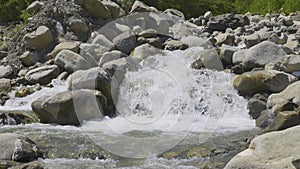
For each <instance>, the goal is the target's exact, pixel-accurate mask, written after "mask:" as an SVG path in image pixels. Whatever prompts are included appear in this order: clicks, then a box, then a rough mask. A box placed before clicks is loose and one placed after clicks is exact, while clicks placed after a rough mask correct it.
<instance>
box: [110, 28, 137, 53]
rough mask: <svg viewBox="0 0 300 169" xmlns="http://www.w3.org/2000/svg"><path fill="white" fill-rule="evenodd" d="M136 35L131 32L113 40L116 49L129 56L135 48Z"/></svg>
mask: <svg viewBox="0 0 300 169" xmlns="http://www.w3.org/2000/svg"><path fill="white" fill-rule="evenodd" d="M135 42H136V35H135V34H134V33H133V32H131V31H128V32H124V33H122V34H120V35H118V36H117V37H115V38H114V39H113V43H114V45H115V47H116V48H117V49H118V50H120V51H121V52H123V53H125V54H129V53H130V52H131V51H132V50H133V49H134V47H135Z"/></svg>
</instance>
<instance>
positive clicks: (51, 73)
mask: <svg viewBox="0 0 300 169" xmlns="http://www.w3.org/2000/svg"><path fill="white" fill-rule="evenodd" d="M59 74H60V69H59V67H58V66H56V65H46V66H42V67H39V68H36V69H33V70H30V71H29V72H27V73H26V75H25V79H26V81H27V82H28V83H29V84H36V83H39V84H41V85H45V84H48V83H50V82H51V81H52V79H55V78H56V77H57V76H58V75H59Z"/></svg>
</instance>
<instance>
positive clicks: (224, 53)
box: [220, 45, 239, 65]
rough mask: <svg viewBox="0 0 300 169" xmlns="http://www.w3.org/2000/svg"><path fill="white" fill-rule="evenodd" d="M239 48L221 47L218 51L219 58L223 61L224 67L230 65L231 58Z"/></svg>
mask: <svg viewBox="0 0 300 169" xmlns="http://www.w3.org/2000/svg"><path fill="white" fill-rule="evenodd" d="M238 50H239V48H235V47H231V46H228V45H222V48H221V51H220V58H221V60H222V61H223V63H224V65H232V64H233V62H232V57H233V54H234V53H235V52H237V51H238Z"/></svg>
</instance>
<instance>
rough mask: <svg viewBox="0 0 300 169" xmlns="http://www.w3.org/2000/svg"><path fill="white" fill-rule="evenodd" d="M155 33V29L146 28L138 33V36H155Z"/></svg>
mask: <svg viewBox="0 0 300 169" xmlns="http://www.w3.org/2000/svg"><path fill="white" fill-rule="evenodd" d="M157 34H158V33H157V31H156V30H154V29H147V30H144V31H142V32H141V33H139V34H138V36H139V37H144V38H155V37H156V36H157Z"/></svg>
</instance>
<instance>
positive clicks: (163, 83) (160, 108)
mask: <svg viewBox="0 0 300 169" xmlns="http://www.w3.org/2000/svg"><path fill="white" fill-rule="evenodd" d="M201 52H203V49H202V48H190V49H188V50H185V51H173V52H168V53H167V55H166V56H162V55H155V56H151V57H148V58H147V59H146V60H144V61H143V62H142V63H141V64H142V66H143V69H141V70H139V71H137V72H127V73H126V76H125V79H124V80H123V83H122V84H121V86H120V88H119V95H118V100H117V101H116V107H117V111H118V112H117V113H118V114H119V115H118V116H117V117H116V118H108V117H105V118H104V119H96V120H92V121H88V122H85V123H84V124H83V125H82V127H79V128H76V127H72V130H83V131H85V132H86V133H88V136H89V137H90V138H91V139H93V140H95V142H100V143H99V145H101V146H104V147H103V148H104V149H106V150H109V151H110V152H112V153H115V154H117V155H121V156H127V157H130V156H133V157H147V156H148V155H150V156H152V155H153V154H157V153H162V152H164V151H166V150H168V149H170V148H172V146H176V144H178V142H180V141H182V140H189V136H190V135H189V133H193V137H194V136H195V135H197V134H198V135H199V136H197V138H199V140H196V141H204V140H205V139H206V137H207V135H202V134H200V133H225V132H234V131H241V130H248V129H253V128H254V127H255V125H254V120H252V119H251V118H250V116H249V115H248V110H247V108H246V107H247V100H246V99H244V98H243V97H241V96H239V95H238V93H237V91H236V90H235V89H234V88H233V86H232V81H233V78H234V76H233V75H232V74H230V73H225V72H217V71H212V70H206V69H202V70H195V69H192V68H191V63H192V62H193V61H194V60H195V59H196V58H197V56H198V54H199V53H201ZM52 83H53V85H54V87H53V88H43V89H42V90H40V91H38V92H35V93H34V94H32V95H29V96H27V97H25V98H14V97H13V95H14V91H13V92H12V93H11V96H12V98H11V99H10V100H9V101H7V103H6V104H5V105H4V106H0V110H30V109H31V107H30V105H31V103H32V102H33V101H34V100H35V99H37V98H38V97H40V96H42V95H43V94H48V93H57V92H61V91H65V90H67V87H66V86H67V82H60V81H53V82H52ZM25 126H26V125H25ZM28 126H29V127H30V128H32V127H34V126H35V125H34V124H33V125H28ZM36 126H37V127H40V124H37V125H36ZM43 127H45V128H47V127H51V128H53V126H48V125H43ZM54 128H57V129H58V130H66V127H62V126H55V127H54ZM132 131H143V132H144V131H146V132H153V133H154V134H153V135H154V136H153V138H152V136H150V137H147V138H146V139H143V138H142V139H141V138H138V139H137V138H132V137H130V136H128V135H126V134H128V133H130V132H132ZM99 133H104V134H105V135H106V137H105V138H103V137H101V138H98V137H97V136H96V135H97V134H99ZM195 133H196V134H195ZM124 135H126V136H124ZM154 137H155V138H154ZM208 137H209V136H208ZM151 139H153V140H151ZM112 140H114V141H116V140H117V141H116V142H118V143H116V144H114V145H113V146H111V147H110V146H107V144H109V142H110V141H112ZM148 140H150V141H149V143H148V142H147V141H148ZM161 140H162V141H161ZM157 141H161V142H160V145H165V146H163V147H162V148H160V147H158V148H159V150H153V151H149V152H148V151H147V152H141V153H140V151H141V150H140V149H142V148H144V149H147V148H149V149H151V148H153V147H156V148H157V145H156V144H154V143H156V142H157ZM119 142H123V143H122V144H121V143H120V144H119ZM130 142H134V143H135V146H136V145H138V146H139V148H138V149H136V150H133V151H132V152H131V151H129V152H126V153H125V152H124V151H127V150H123V149H122V148H119V149H118V150H115V146H116V145H118V146H120V147H122V145H124V144H126V145H128V143H130ZM187 142H188V141H187ZM152 143H153V145H152ZM142 145H143V146H142ZM148 145H149V147H147V146H148ZM105 146H107V147H105ZM127 148H128V147H127ZM130 148H134V146H133V147H131V146H129V149H130ZM139 153H140V154H139ZM133 154H134V155H133ZM135 155H136V156H135ZM159 160H162V159H158V158H154V159H153V158H152V159H150V161H151V162H152V163H159V162H158V161H159ZM43 161H44V162H45V163H49V164H51V165H58V166H59V167H62V166H64V165H66V166H67V164H68V163H72V160H71V161H70V160H63V159H61V160H59V159H58V161H59V162H57V160H43ZM81 161H82V163H85V162H89V161H88V160H81ZM147 162H149V160H148V161H146V162H145V164H144V166H140V167H141V168H147ZM177 162H178V165H179V164H180V160H178V161H177ZM61 163H63V164H61ZM74 163H75V162H74ZM99 163H100V164H103V165H106V164H107V163H108V164H109V166H110V165H113V163H111V162H107V161H99ZM172 163H173V162H172ZM163 164H165V166H166V168H167V166H170V161H169V160H163ZM149 165H150V164H149ZM149 165H148V167H149ZM178 165H177V166H178ZM58 166H55V167H58ZM55 167H54V168H55ZM62 168H64V167H62ZM112 168H113V167H112ZM138 168H139V167H138ZM182 168H185V167H182ZM186 168H193V167H188V166H186Z"/></svg>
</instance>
